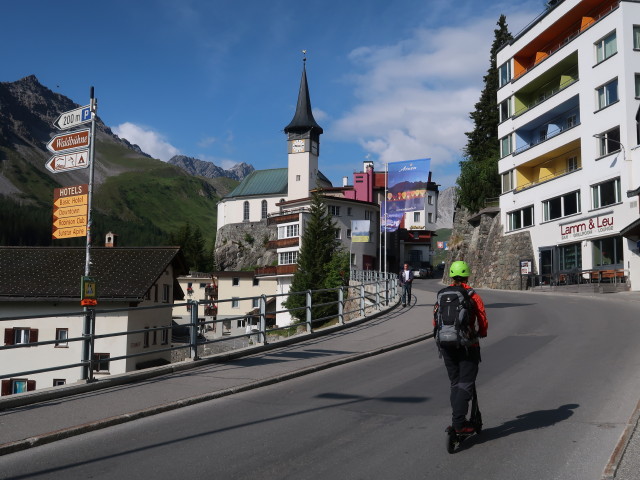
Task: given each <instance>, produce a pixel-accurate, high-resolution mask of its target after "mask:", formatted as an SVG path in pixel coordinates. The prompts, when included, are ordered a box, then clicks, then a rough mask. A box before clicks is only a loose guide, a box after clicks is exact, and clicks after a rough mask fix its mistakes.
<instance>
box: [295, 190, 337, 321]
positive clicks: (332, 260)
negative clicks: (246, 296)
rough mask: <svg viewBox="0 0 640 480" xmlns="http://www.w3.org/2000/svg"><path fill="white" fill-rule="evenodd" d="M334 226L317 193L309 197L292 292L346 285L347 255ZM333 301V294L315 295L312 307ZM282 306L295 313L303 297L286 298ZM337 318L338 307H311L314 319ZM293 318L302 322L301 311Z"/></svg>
mask: <svg viewBox="0 0 640 480" xmlns="http://www.w3.org/2000/svg"><path fill="white" fill-rule="evenodd" d="M335 228H336V227H335V224H334V223H333V218H332V217H331V215H330V214H329V212H328V211H327V207H326V205H325V204H324V202H323V201H322V197H321V196H320V194H319V193H318V192H314V193H313V194H312V197H311V207H310V217H309V220H308V221H307V224H306V227H305V230H304V233H303V235H302V245H301V247H300V251H299V253H298V270H297V271H296V273H295V274H294V276H293V280H292V282H291V288H290V291H291V292H304V291H307V290H322V289H326V288H335V287H338V286H340V285H345V284H346V282H347V281H348V272H349V253H348V252H344V251H343V250H342V249H340V248H339V246H338V245H339V243H338V241H337V240H336V236H335ZM335 300H336V294H335V292H314V293H313V297H312V302H313V304H314V305H316V304H320V303H327V302H332V301H335ZM283 305H284V306H285V307H286V308H288V309H297V308H300V307H304V306H305V305H306V297H305V296H304V295H289V297H288V298H287V300H286V301H285V302H284V303H283ZM335 314H337V306H335V305H330V306H324V307H314V308H313V312H312V316H313V318H321V317H327V316H330V315H335ZM292 315H293V316H294V317H296V318H297V319H298V320H303V319H305V315H306V314H305V311H304V310H296V311H294V312H292Z"/></svg>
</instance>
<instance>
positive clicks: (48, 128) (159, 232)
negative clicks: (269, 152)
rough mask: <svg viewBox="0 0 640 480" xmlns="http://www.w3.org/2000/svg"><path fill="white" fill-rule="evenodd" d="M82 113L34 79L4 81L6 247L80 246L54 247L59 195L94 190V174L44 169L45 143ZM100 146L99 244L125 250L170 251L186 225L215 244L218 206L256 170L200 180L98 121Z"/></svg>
mask: <svg viewBox="0 0 640 480" xmlns="http://www.w3.org/2000/svg"><path fill="white" fill-rule="evenodd" d="M87 100H88V99H87ZM87 103H88V101H87ZM79 106H80V105H79V104H77V103H75V102H74V101H72V100H71V99H69V98H67V97H65V96H64V95H61V94H59V93H55V92H53V91H51V90H50V89H49V88H47V87H45V86H44V85H42V84H41V83H40V82H39V81H38V79H37V78H36V77H35V76H33V75H31V76H28V77H25V78H23V79H21V80H18V81H15V82H0V223H1V224H2V225H3V228H2V231H1V232H0V244H5V245H49V244H54V245H64V244H67V243H66V242H72V244H73V241H76V240H78V239H77V238H75V239H68V240H55V241H53V242H52V240H51V232H52V225H51V221H50V219H51V214H52V208H53V190H54V189H55V188H58V187H64V186H71V185H78V184H84V183H89V179H88V171H89V169H87V168H85V169H79V170H72V171H68V172H62V173H60V172H58V173H53V172H51V171H49V170H48V169H47V168H45V163H47V161H48V159H49V158H50V157H51V153H50V152H49V151H48V150H47V149H46V144H47V142H48V141H49V140H50V139H51V138H52V137H53V136H54V135H56V134H58V133H60V131H58V130H57V129H56V128H55V127H54V126H53V121H54V120H55V119H56V118H57V117H58V116H59V115H60V114H61V113H63V112H66V111H69V110H73V109H76V108H78V107H79ZM99 107H100V106H99V105H98V114H99V112H100V108H99ZM85 126H86V125H85ZM95 145H96V155H95V160H96V162H95V168H94V170H95V172H94V198H93V200H94V201H93V209H92V211H93V212H94V213H95V217H94V220H95V224H94V225H93V227H94V229H93V232H94V238H98V239H100V240H101V238H100V237H101V236H102V235H104V233H105V231H108V230H113V231H114V232H115V233H118V234H119V235H120V243H121V245H163V244H167V243H166V242H168V241H169V238H170V233H171V232H173V231H175V230H176V229H177V228H179V226H180V225H182V224H184V223H185V222H189V223H191V224H192V225H193V226H197V227H199V228H200V229H201V230H202V231H203V233H204V236H205V238H206V240H207V241H209V240H213V236H214V235H215V225H216V205H217V202H218V199H219V198H220V197H221V196H223V195H225V194H226V193H228V192H229V191H231V190H232V189H233V188H235V186H236V185H237V183H238V181H237V179H236V178H239V177H240V176H241V175H242V174H243V172H245V171H247V170H248V169H252V168H253V167H251V166H249V165H245V164H242V165H240V166H238V168H237V169H236V170H233V171H230V172H228V173H227V175H226V176H223V177H218V178H202V177H197V176H194V175H193V174H191V173H188V172H187V171H185V170H183V169H182V168H179V167H177V166H175V165H170V164H168V163H166V162H162V161H160V160H157V159H154V158H151V157H150V156H149V155H147V154H146V153H144V152H143V151H142V150H141V149H140V148H139V147H138V146H136V145H132V144H131V143H129V142H128V141H127V140H125V139H122V138H119V137H118V136H117V135H115V134H114V133H113V132H112V131H111V129H110V128H109V127H108V126H107V125H105V124H104V123H103V122H102V121H101V120H100V118H99V115H98V118H97V120H96V138H95ZM216 168H217V167H216ZM47 218H48V219H47ZM43 219H46V220H44V221H43ZM5 226H6V227H7V228H5ZM100 240H99V241H100Z"/></svg>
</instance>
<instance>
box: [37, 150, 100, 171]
mask: <svg viewBox="0 0 640 480" xmlns="http://www.w3.org/2000/svg"><path fill="white" fill-rule="evenodd" d="M44 166H45V167H46V168H47V170H49V171H50V172H53V173H62V172H68V171H70V170H78V169H80V168H87V167H88V166H89V150H80V151H78V152H72V153H64V154H60V155H54V156H53V157H51V158H50V159H49V160H47V163H45V164H44Z"/></svg>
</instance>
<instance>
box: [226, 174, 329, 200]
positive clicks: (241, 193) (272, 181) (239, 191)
mask: <svg viewBox="0 0 640 480" xmlns="http://www.w3.org/2000/svg"><path fill="white" fill-rule="evenodd" d="M318 178H319V179H320V181H322V182H326V183H328V184H329V185H331V181H330V180H329V179H328V178H327V177H325V176H324V175H323V173H322V172H318ZM288 188H289V169H288V168H273V169H270V170H254V171H253V172H251V173H250V174H249V175H248V176H247V177H245V178H244V180H242V182H240V185H238V186H237V187H236V188H235V189H233V191H231V192H230V193H228V194H227V195H225V197H224V198H234V197H250V196H258V195H283V196H286V195H287V193H288V191H289V190H288Z"/></svg>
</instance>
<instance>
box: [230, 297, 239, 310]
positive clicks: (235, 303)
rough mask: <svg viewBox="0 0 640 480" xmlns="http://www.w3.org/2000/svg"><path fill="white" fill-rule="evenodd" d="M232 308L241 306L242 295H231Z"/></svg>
mask: <svg viewBox="0 0 640 480" xmlns="http://www.w3.org/2000/svg"><path fill="white" fill-rule="evenodd" d="M231 308H240V297H231Z"/></svg>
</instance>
